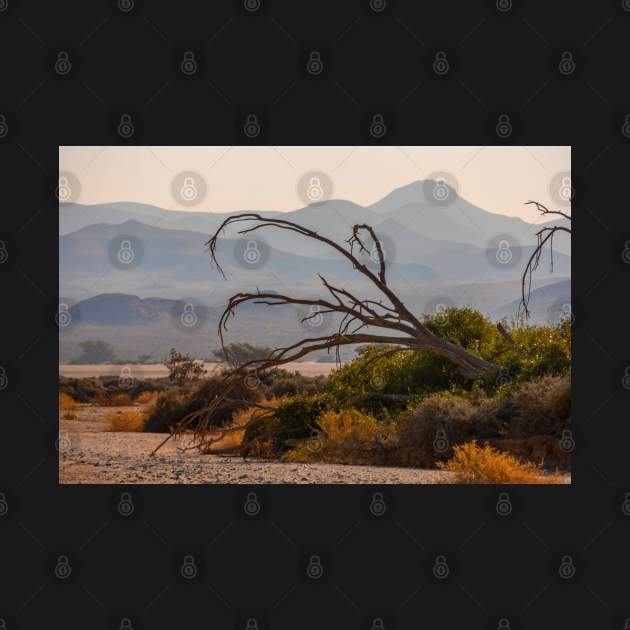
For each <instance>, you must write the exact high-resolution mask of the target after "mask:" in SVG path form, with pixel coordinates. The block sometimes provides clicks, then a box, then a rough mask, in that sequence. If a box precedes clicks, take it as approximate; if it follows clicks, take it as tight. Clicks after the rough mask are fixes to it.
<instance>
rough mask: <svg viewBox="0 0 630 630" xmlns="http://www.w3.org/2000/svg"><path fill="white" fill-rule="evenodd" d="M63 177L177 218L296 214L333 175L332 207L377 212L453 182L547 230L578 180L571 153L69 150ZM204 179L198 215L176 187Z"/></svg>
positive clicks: (493, 208) (97, 198) (491, 207)
mask: <svg viewBox="0 0 630 630" xmlns="http://www.w3.org/2000/svg"><path fill="white" fill-rule="evenodd" d="M59 170H60V171H63V172H69V173H71V174H72V175H73V176H74V177H76V178H77V180H78V181H79V183H80V193H79V195H78V198H76V199H73V201H76V202H77V203H81V204H85V205H94V204H102V203H120V202H136V203H144V204H150V205H154V206H157V207H160V208H164V209H168V210H183V211H188V212H190V211H193V212H195V211H196V212H213V213H222V212H234V211H239V210H259V211H279V212H290V211H293V210H297V209H299V208H301V207H304V206H305V205H307V204H306V203H304V200H303V198H300V194H299V192H298V182H299V180H300V178H302V177H303V176H304V175H306V174H307V173H310V172H321V173H324V174H325V175H326V176H327V177H328V178H329V179H330V182H331V186H332V191H331V194H330V197H331V198H332V199H343V200H348V201H352V202H354V203H356V204H359V205H361V206H369V205H371V204H373V203H375V202H377V201H379V200H380V199H382V198H383V197H385V196H387V195H388V194H389V193H391V192H392V190H394V189H396V188H400V187H402V186H406V185H408V184H410V183H412V182H414V181H417V180H424V179H430V178H431V177H432V176H433V175H435V173H447V174H449V176H450V177H452V178H454V179H455V181H456V183H457V188H458V191H459V195H460V196H461V197H462V198H464V199H466V200H467V201H469V202H470V203H473V204H475V205H477V206H479V207H480V208H482V209H484V210H487V211H489V212H494V213H498V214H504V215H507V216H515V217H520V218H521V219H523V220H525V221H528V222H530V223H534V222H536V223H537V222H540V221H541V220H542V218H541V217H540V216H539V214H538V212H537V211H536V209H535V208H533V207H531V206H527V205H525V202H526V201H528V200H530V199H531V200H536V201H539V202H540V203H543V204H544V205H547V206H549V207H550V208H557V207H558V203H557V199H555V198H554V196H553V194H552V193H550V187H553V186H554V185H555V184H554V181H555V180H556V179H557V178H558V176H559V175H560V174H563V173H570V172H571V147H568V146H552V147H520V146H519V147H511V146H510V147H380V146H367V147H364V146H361V147H319V146H314V147H289V146H282V147H268V146H264V147H263V146H235V147H228V146H225V147H117V146H116V147H95V146H75V147H60V148H59ZM188 171H190V172H194V173H197V174H199V175H200V176H201V177H202V178H203V180H204V182H205V184H206V186H207V192H206V194H205V197H204V199H203V202H201V203H199V204H198V205H196V206H193V207H190V206H185V205H182V204H180V203H178V201H177V199H176V198H174V196H173V194H172V183H173V180H174V178H176V177H177V176H178V175H179V174H181V173H183V172H188Z"/></svg>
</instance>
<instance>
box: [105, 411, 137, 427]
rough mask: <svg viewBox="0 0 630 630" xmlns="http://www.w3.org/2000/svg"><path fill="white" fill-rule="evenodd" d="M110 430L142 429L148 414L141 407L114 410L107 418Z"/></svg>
mask: <svg viewBox="0 0 630 630" xmlns="http://www.w3.org/2000/svg"><path fill="white" fill-rule="evenodd" d="M105 419H106V420H107V423H108V424H109V430H110V431H127V432H130V431H142V429H143V428H144V423H145V422H146V419H147V416H146V414H145V413H144V411H142V410H141V409H126V410H125V411H112V412H111V413H109V414H107V417H106V418H105Z"/></svg>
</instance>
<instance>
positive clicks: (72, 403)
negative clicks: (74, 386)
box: [59, 392, 79, 411]
mask: <svg viewBox="0 0 630 630" xmlns="http://www.w3.org/2000/svg"><path fill="white" fill-rule="evenodd" d="M78 406H79V404H78V403H77V401H76V400H75V399H74V398H72V396H70V394H65V393H64V392H60V393H59V409H67V410H69V411H72V410H73V409H76V408H77V407H78Z"/></svg>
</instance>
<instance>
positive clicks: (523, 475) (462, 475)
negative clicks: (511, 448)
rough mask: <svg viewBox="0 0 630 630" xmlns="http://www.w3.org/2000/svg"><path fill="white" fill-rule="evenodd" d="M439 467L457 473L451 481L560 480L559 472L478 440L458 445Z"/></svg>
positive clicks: (546, 481)
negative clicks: (520, 459) (556, 473)
mask: <svg viewBox="0 0 630 630" xmlns="http://www.w3.org/2000/svg"><path fill="white" fill-rule="evenodd" d="M438 468H441V469H442V470H446V471H448V472H451V473H454V476H453V478H452V479H451V480H450V481H449V483H520V484H550V483H558V482H559V480H558V477H557V475H548V474H546V473H545V471H544V470H543V469H542V468H540V466H538V465H537V464H536V463H534V462H527V463H521V462H519V461H518V460H517V459H516V458H515V457H513V456H512V455H510V454H509V453H501V452H499V451H497V450H495V449H494V448H492V447H491V446H489V445H487V444H486V445H484V446H479V445H478V444H477V442H475V441H474V440H473V441H472V442H468V443H466V444H460V445H458V446H456V447H455V448H454V454H453V457H452V459H449V460H448V461H447V462H438Z"/></svg>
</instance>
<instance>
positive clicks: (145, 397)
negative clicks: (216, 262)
mask: <svg viewBox="0 0 630 630" xmlns="http://www.w3.org/2000/svg"><path fill="white" fill-rule="evenodd" d="M157 397H158V393H157V392H147V391H145V392H142V393H141V394H139V395H138V396H137V397H136V400H135V402H136V403H138V404H139V405H154V404H155V401H156V400H157Z"/></svg>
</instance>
